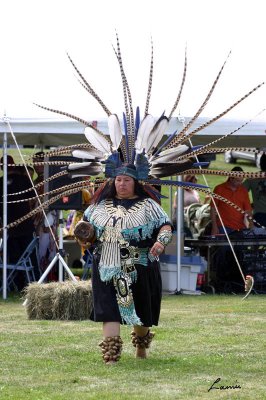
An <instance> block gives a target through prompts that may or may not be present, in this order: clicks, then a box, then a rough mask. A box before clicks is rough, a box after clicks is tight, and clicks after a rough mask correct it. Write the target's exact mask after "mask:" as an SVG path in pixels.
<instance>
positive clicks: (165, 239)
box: [157, 229, 173, 247]
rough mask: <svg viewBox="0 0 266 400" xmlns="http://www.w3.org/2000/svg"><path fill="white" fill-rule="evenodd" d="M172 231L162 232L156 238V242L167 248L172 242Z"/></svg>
mask: <svg viewBox="0 0 266 400" xmlns="http://www.w3.org/2000/svg"><path fill="white" fill-rule="evenodd" d="M172 237H173V234H172V231H168V230H166V229H165V230H162V231H161V232H159V234H158V236H157V242H159V243H161V244H162V245H163V246H164V247H165V246H167V245H168V244H169V243H170V242H171V240H172Z"/></svg>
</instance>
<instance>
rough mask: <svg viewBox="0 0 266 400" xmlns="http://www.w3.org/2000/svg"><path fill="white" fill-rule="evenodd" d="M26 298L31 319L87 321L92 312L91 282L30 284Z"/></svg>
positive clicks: (26, 290) (26, 291)
mask: <svg viewBox="0 0 266 400" xmlns="http://www.w3.org/2000/svg"><path fill="white" fill-rule="evenodd" d="M25 298H26V299H27V301H26V311H27V315H28V318H29V319H52V320H86V319H89V317H90V314H91V311H92V289H91V283H90V282H89V281H78V282H74V281H65V282H50V283H44V284H39V283H36V282H34V283H30V284H29V285H28V286H27V287H26V289H25Z"/></svg>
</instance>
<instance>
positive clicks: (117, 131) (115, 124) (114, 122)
mask: <svg viewBox="0 0 266 400" xmlns="http://www.w3.org/2000/svg"><path fill="white" fill-rule="evenodd" d="M108 131H109V135H110V139H111V142H112V149H113V150H117V149H118V147H119V145H120V143H121V140H122V130H121V126H120V122H119V119H118V116H117V115H116V114H111V115H110V116H109V117H108Z"/></svg>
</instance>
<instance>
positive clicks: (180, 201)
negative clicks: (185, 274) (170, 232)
mask: <svg viewBox="0 0 266 400" xmlns="http://www.w3.org/2000/svg"><path fill="white" fill-rule="evenodd" d="M177 180H178V182H181V181H182V176H180V175H179V176H178V177H177ZM183 210H184V193H183V190H182V188H181V187H180V186H178V187H177V207H176V263H177V274H176V294H180V293H181V255H182V246H183V236H184V213H183Z"/></svg>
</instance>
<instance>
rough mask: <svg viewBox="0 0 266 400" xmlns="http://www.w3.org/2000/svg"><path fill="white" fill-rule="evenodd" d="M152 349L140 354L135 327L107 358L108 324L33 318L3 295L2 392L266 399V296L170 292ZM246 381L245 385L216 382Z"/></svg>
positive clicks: (39, 397) (37, 396)
mask: <svg viewBox="0 0 266 400" xmlns="http://www.w3.org/2000/svg"><path fill="white" fill-rule="evenodd" d="M154 331H155V332H156V337H155V340H154V342H153V343H152V347H151V350H150V357H149V358H148V359H147V360H136V359H135V358H134V351H133V347H132V346H131V344H130V327H126V326H123V327H122V339H123V340H124V349H123V353H122V358H121V360H120V362H119V363H118V364H117V365H114V366H106V365H104V364H103V362H102V360H101V358H100V349H99V348H98V347H97V344H98V342H99V341H100V339H101V325H100V324H95V323H93V322H90V321H81V322H71V321H30V320H28V319H27V315H26V312H25V309H24V307H23V306H22V301H21V300H20V299H19V298H14V297H10V298H9V299H8V300H6V301H3V300H0V337H1V340H0V346H1V347H0V354H1V364H0V365H1V367H0V368H1V370H0V399H3V400H9V399H14V400H15V399H17V400H26V399H30V400H31V399H32V400H50V399H52V400H57V399H58V400H59V399H60V400H61V399H62V400H63V399H64V400H76V399H114V400H120V399H121V400H127V399H157V398H158V399H208V400H209V399H258V400H262V399H265V389H266V387H265V374H266V368H265V339H266V338H265V332H266V327H265V296H264V295H251V296H249V297H248V298H247V299H246V300H244V301H242V297H240V296H222V295H221V296H218V295H201V296H186V295H180V296H175V295H165V296H164V298H163V303H162V312H161V321H160V325H159V327H155V328H154ZM218 378H221V381H220V383H219V384H218V383H217V384H215V386H217V387H218V386H220V385H223V386H241V388H239V389H226V390H220V389H212V390H211V391H209V392H208V389H209V388H210V387H211V385H212V384H213V383H214V381H215V380H217V379H218Z"/></svg>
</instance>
